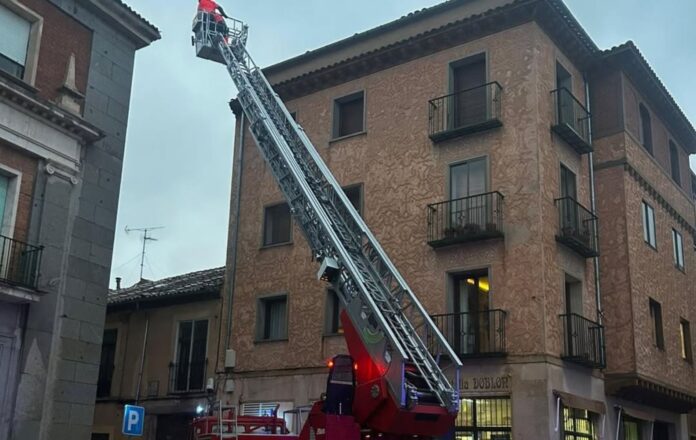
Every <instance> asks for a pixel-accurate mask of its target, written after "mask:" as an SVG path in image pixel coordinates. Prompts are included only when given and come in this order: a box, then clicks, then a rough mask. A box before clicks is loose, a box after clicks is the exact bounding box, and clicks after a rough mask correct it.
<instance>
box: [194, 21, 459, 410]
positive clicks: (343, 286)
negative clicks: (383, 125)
mask: <svg viewBox="0 0 696 440" xmlns="http://www.w3.org/2000/svg"><path fill="white" fill-rule="evenodd" d="M238 24H239V25H240V26H237V25H238ZM235 28H236V29H239V30H237V31H234V32H232V33H231V37H232V41H231V42H230V43H228V42H227V41H225V39H224V38H223V36H222V34H221V33H219V32H217V30H214V29H213V30H212V31H211V30H210V29H207V30H206V31H205V34H204V35H203V38H205V39H206V41H207V42H210V43H212V47H217V49H218V51H219V52H220V54H221V55H222V57H223V59H224V62H225V64H226V65H227V69H228V71H229V73H230V75H231V77H232V79H233V80H234V82H235V84H236V86H237V88H238V89H239V99H240V103H242V107H243V109H244V111H245V113H247V116H248V118H249V120H250V127H249V128H250V132H251V134H252V136H253V137H254V140H255V141H256V143H257V145H258V146H259V147H260V150H261V152H262V154H263V155H264V158H265V159H266V161H267V162H268V163H269V164H270V167H271V169H272V171H273V175H274V177H275V178H276V180H277V183H278V185H279V187H280V189H281V191H282V192H283V194H284V196H285V197H286V199H287V201H288V204H289V206H290V208H291V212H292V213H293V216H295V217H296V219H298V223H299V224H300V226H301V228H302V230H303V232H304V234H305V236H306V238H307V240H308V242H309V244H310V247H311V248H312V250H313V252H314V255H315V257H317V258H319V259H323V258H327V257H330V258H335V259H336V261H337V262H338V264H339V276H338V279H337V281H336V284H337V287H339V289H337V290H338V291H339V292H340V293H341V299H342V301H343V302H344V303H345V304H346V306H347V307H346V309H347V310H348V309H350V310H351V312H350V313H349V316H350V317H351V320H353V321H355V320H356V319H360V317H362V320H363V321H364V323H363V324H362V325H366V326H367V325H368V324H369V326H368V327H366V329H369V328H372V329H374V330H378V331H380V332H381V333H382V334H383V335H384V336H385V338H386V341H385V342H384V344H383V348H384V350H385V351H384V352H383V353H381V354H380V353H377V354H376V355H377V356H383V357H384V359H385V360H387V364H390V360H389V359H388V358H387V357H386V356H387V354H388V353H389V352H392V353H394V352H395V354H396V355H397V356H398V357H400V358H401V360H402V361H401V362H410V363H411V364H413V365H415V367H416V368H417V369H418V370H419V372H420V374H421V378H422V380H423V381H424V382H425V383H426V385H427V387H428V389H429V390H431V391H432V392H434V393H435V395H436V396H437V397H438V399H439V400H440V402H441V403H442V404H443V406H445V407H447V408H449V409H450V410H451V411H452V410H454V411H456V408H455V405H458V386H459V380H458V373H459V369H460V367H461V361H460V360H459V358H458V356H456V354H455V353H454V351H453V350H452V348H451V347H450V346H449V344H448V343H447V341H446V339H445V338H444V336H443V335H442V333H441V332H440V331H439V329H438V328H437V327H436V326H435V324H434V322H433V321H432V319H431V318H430V316H429V315H428V314H427V312H426V311H425V309H424V307H423V306H422V304H421V303H420V301H419V300H418V299H417V297H416V296H415V294H414V293H413V292H412V291H411V290H410V288H409V287H408V285H407V284H406V281H405V280H404V278H403V277H402V276H401V274H400V273H399V272H398V270H397V269H396V267H395V266H394V265H393V263H392V262H391V261H390V260H389V258H388V256H387V255H386V252H385V251H384V250H383V249H382V247H381V246H380V244H379V242H378V241H377V239H376V238H375V237H374V236H373V234H372V233H371V231H370V230H369V228H368V227H367V225H366V224H365V222H364V220H363V219H362V217H360V215H359V214H358V213H357V211H356V210H355V208H354V207H353V205H352V204H351V203H350V201H349V200H348V198H347V196H346V195H345V193H344V192H343V190H342V188H341V187H340V185H339V183H338V181H337V180H336V179H335V177H334V176H333V174H332V173H331V172H330V170H329V169H328V167H327V166H326V164H325V163H324V161H323V159H322V158H321V156H320V155H319V153H318V152H317V150H316V149H315V148H314V146H313V145H312V143H311V141H310V140H309V138H308V136H307V135H306V133H305V132H304V129H303V128H302V127H301V126H300V125H299V124H297V123H296V122H295V121H294V119H293V118H292V117H291V116H290V113H289V111H288V110H287V108H286V107H285V105H284V103H283V102H282V100H281V99H280V97H279V96H278V94H277V93H276V92H275V91H274V90H273V88H272V87H271V85H270V83H269V82H268V80H267V78H266V77H265V75H264V74H263V72H262V70H261V69H260V68H259V67H258V66H257V65H256V64H255V63H254V61H253V59H252V57H251V55H250V54H249V53H248V51H247V50H246V47H245V42H246V35H247V27H246V25H244V24H243V23H241V22H238V21H236V20H235ZM197 36H198V37H199V40H200V39H201V36H200V35H198V34H197ZM199 42H200V41H199ZM358 299H359V301H356V300H358ZM408 315H410V316H411V319H409V316H408ZM372 319H374V321H373V320H372ZM416 321H418V326H417V327H415V326H414V322H416ZM420 328H423V329H424V331H425V337H426V339H428V342H429V344H426V342H424V341H423V339H421V338H420V337H419V336H418V333H417V329H420ZM361 337H363V336H362V335H361ZM429 346H434V348H435V350H434V351H436V353H435V354H433V353H431V350H430V349H429ZM443 354H444V355H447V356H448V357H449V360H450V362H451V364H450V367H452V366H453V367H454V369H455V386H454V387H453V386H451V385H450V384H449V382H448V379H447V377H446V376H445V374H444V371H443V369H442V368H440V366H439V362H440V360H441V356H442V355H443ZM399 365H400V366H401V368H402V371H400V372H399V373H400V374H396V373H395V372H390V373H389V374H391V380H390V381H389V380H388V382H389V383H390V386H398V387H400V389H398V390H394V392H395V394H396V397H397V398H398V397H399V396H401V399H400V401H401V404H402V405H403V404H406V402H407V399H406V394H409V395H410V393H411V391H412V390H409V389H406V387H407V385H406V380H405V379H404V377H403V368H404V365H405V364H399ZM390 370H393V369H391V368H390ZM455 401H456V402H455Z"/></svg>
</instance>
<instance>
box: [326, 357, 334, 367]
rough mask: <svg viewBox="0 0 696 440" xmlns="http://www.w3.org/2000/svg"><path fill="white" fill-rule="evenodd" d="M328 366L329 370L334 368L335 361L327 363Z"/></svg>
mask: <svg viewBox="0 0 696 440" xmlns="http://www.w3.org/2000/svg"><path fill="white" fill-rule="evenodd" d="M327 365H328V366H329V368H333V366H334V361H333V359H331V360H330V361H329V362H328V363H327Z"/></svg>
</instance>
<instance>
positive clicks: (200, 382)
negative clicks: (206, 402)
mask: <svg viewBox="0 0 696 440" xmlns="http://www.w3.org/2000/svg"><path fill="white" fill-rule="evenodd" d="M207 367H208V360H207V359H206V360H204V361H195V362H188V363H184V364H175V363H173V362H172V363H170V364H169V393H170V394H185V393H200V392H203V391H205V373H206V370H207V369H208V368H207Z"/></svg>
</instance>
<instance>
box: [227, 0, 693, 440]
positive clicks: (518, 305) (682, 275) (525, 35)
mask: <svg viewBox="0 0 696 440" xmlns="http://www.w3.org/2000/svg"><path fill="white" fill-rule="evenodd" d="M265 72H266V74H267V76H268V77H269V80H270V81H271V83H272V84H274V86H275V88H276V90H277V91H278V92H279V93H280V95H281V97H282V98H283V99H284V100H285V102H286V103H287V105H288V108H289V109H290V111H291V112H293V114H294V117H295V118H296V119H297V121H298V122H299V123H300V124H301V125H302V126H303V128H304V129H305V131H306V132H307V134H308V135H309V137H310V138H311V139H312V141H313V143H314V145H315V146H316V147H317V149H318V151H319V153H320V154H321V156H322V157H323V159H324V160H325V161H326V163H327V165H328V166H329V167H330V169H331V170H332V172H333V173H334V174H335V175H336V177H337V179H338V180H339V182H341V183H342V184H343V185H344V188H345V190H346V193H347V194H348V196H349V198H350V199H351V201H353V203H354V205H355V206H356V207H357V209H358V210H359V211H360V212H361V214H362V215H363V217H364V218H365V220H366V223H367V224H368V225H369V227H370V228H371V230H372V231H373V233H374V234H375V235H376V237H377V238H378V239H379V240H380V242H381V243H382V245H383V247H384V248H385V250H386V251H387V253H388V254H389V255H390V257H391V258H392V260H393V261H394V263H395V264H396V266H397V267H398V268H399V270H400V271H401V273H402V274H404V276H405V278H406V280H407V281H408V283H409V284H410V286H411V287H412V288H413V290H414V292H415V293H416V294H417V295H418V296H419V298H420V300H421V301H422V303H423V304H424V306H425V307H426V308H427V309H428V311H429V312H430V313H431V314H432V316H433V319H434V320H435V322H436V323H437V325H438V326H439V327H440V329H441V330H442V332H443V334H444V335H445V336H446V337H447V339H448V340H449V342H450V344H451V345H452V347H453V348H454V350H455V351H456V352H457V353H458V354H459V355H460V357H461V359H462V361H463V363H464V368H463V371H462V376H461V384H460V385H461V390H462V403H461V410H460V414H459V417H458V419H457V421H456V427H455V431H456V437H457V438H461V439H510V438H515V439H531V438H549V439H555V438H563V439H581V438H588V439H592V438H615V437H617V438H620V439H627V440H636V439H649V438H654V439H656V440H657V439H674V440H688V439H689V434H690V435H692V436H694V435H696V432H693V431H692V432H691V433H689V430H690V428H689V424H688V420H687V416H686V415H685V414H686V413H688V412H689V411H691V410H692V409H693V408H694V407H696V375H695V373H694V369H693V368H694V367H693V359H692V352H693V349H694V345H693V340H692V337H691V334H690V332H691V329H690V323H691V322H693V321H694V320H695V319H696V302H694V300H693V298H692V296H693V295H694V293H695V292H694V287H693V286H694V285H696V255H695V254H694V246H693V245H694V236H695V234H694V232H695V231H694V227H695V225H696V215H695V213H696V210H695V205H694V196H696V188H695V187H694V183H693V180H694V177H693V173H692V172H691V171H690V169H689V155H690V154H694V153H696V132H695V131H694V128H693V127H692V125H691V123H690V122H689V121H688V120H687V118H686V117H685V116H684V114H683V113H682V112H681V110H680V109H679V107H678V105H677V104H676V103H675V101H674V100H673V99H672V98H671V96H670V95H669V92H668V91H667V90H666V88H665V86H664V85H663V84H662V83H661V82H660V80H659V79H658V78H657V76H656V75H655V73H654V72H653V71H652V70H651V69H650V67H649V65H648V63H647V62H646V60H644V59H643V57H642V56H641V55H640V52H639V51H638V49H636V48H635V47H634V46H633V45H632V44H631V43H627V44H625V45H623V46H620V47H617V48H614V49H611V50H606V51H605V50H601V49H599V48H598V47H597V46H596V45H595V44H594V43H593V42H592V40H591V38H590V37H589V36H588V35H587V34H586V33H585V32H584V31H583V29H582V27H581V26H580V24H579V23H578V22H577V21H576V20H575V19H574V17H573V16H572V15H571V13H570V12H569V11H568V9H567V8H566V6H565V5H564V4H563V3H562V2H561V1H560V0H516V1H509V0H488V1H483V0H451V1H447V2H444V3H442V4H440V5H437V6H434V7H431V8H427V9H423V10H420V11H417V12H415V13H413V14H409V15H408V16H405V17H403V18H401V19H398V20H396V21H393V22H391V23H387V24H385V25H382V26H380V27H377V28H375V29H372V30H369V31H366V32H363V33H360V34H357V35H355V36H353V37H350V38H347V39H345V40H341V41H339V42H336V43H334V44H330V45H328V46H325V47H322V48H320V49H317V50H314V51H311V52H308V53H306V54H304V55H301V56H298V57H296V58H292V59H289V60H287V61H284V62H281V63H279V64H276V65H274V66H271V67H269V68H267V69H266V70H265ZM232 108H233V110H234V111H235V114H236V116H237V133H243V135H240V136H238V139H237V140H236V143H235V164H234V176H235V179H234V182H233V186H232V205H231V206H232V207H231V214H230V233H229V237H230V239H229V245H228V264H227V271H228V273H227V284H226V288H225V295H224V301H225V302H226V304H225V306H226V309H227V312H226V313H225V315H223V317H226V316H227V313H229V314H230V316H231V320H229V321H228V320H226V319H223V329H222V332H223V334H225V335H226V336H225V337H224V338H221V343H222V344H223V346H222V348H223V349H232V350H234V351H235V352H236V364H234V366H233V367H232V365H230V364H228V365H223V364H220V365H218V367H219V368H220V369H221V370H222V368H224V367H228V368H227V369H226V375H224V376H221V379H225V384H224V389H225V390H227V391H229V393H228V394H227V398H229V399H231V400H232V401H233V402H235V403H241V404H262V403H277V404H280V405H281V407H282V408H286V409H287V408H293V407H298V406H303V405H306V404H308V403H310V402H312V401H314V400H316V399H318V398H319V397H320V395H321V393H322V392H323V390H324V388H325V380H326V368H325V363H326V360H327V359H329V358H330V357H331V356H333V355H334V354H337V353H341V352H345V345H344V341H343V339H342V336H341V328H340V325H339V323H338V320H337V316H338V313H339V310H340V304H338V303H337V301H336V296H335V294H334V293H333V292H331V291H330V290H329V289H328V288H327V285H326V284H325V283H322V282H320V281H316V276H315V274H316V270H317V267H316V265H315V264H314V263H313V262H312V261H311V253H310V251H309V248H308V246H307V244H306V243H305V241H304V240H303V238H302V236H301V232H300V230H299V229H298V228H297V227H296V225H295V224H293V222H292V221H291V219H290V214H289V210H288V207H287V205H286V204H285V202H284V200H283V197H282V195H281V193H280V192H279V191H278V190H277V185H276V184H275V181H274V179H273V176H272V175H271V172H270V169H269V168H268V167H267V166H266V164H265V163H264V160H263V158H262V157H261V155H260V154H259V152H258V151H257V148H256V146H254V145H253V140H252V138H251V136H250V135H249V132H248V130H246V129H245V127H244V117H243V115H242V114H241V112H240V109H239V107H238V104H236V103H235V102H233V103H232ZM590 115H591V116H590ZM593 194H594V195H595V197H593ZM230 298H231V301H230ZM228 341H229V342H228ZM605 347H606V350H605ZM651 435H652V437H651Z"/></svg>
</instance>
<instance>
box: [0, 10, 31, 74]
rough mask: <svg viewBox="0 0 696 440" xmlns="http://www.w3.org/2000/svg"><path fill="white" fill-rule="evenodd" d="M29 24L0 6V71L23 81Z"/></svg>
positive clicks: (29, 30) (29, 31)
mask: <svg viewBox="0 0 696 440" xmlns="http://www.w3.org/2000/svg"><path fill="white" fill-rule="evenodd" d="M30 33H31V23H30V22H29V21H27V20H25V19H24V18H22V17H20V16H19V15H17V14H15V13H14V12H13V11H11V10H10V9H8V8H7V7H5V6H2V5H0V70H3V71H5V72H7V73H9V74H10V75H12V76H15V77H17V78H20V79H23V78H24V71H25V67H26V64H27V52H28V50H29V37H30Z"/></svg>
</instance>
